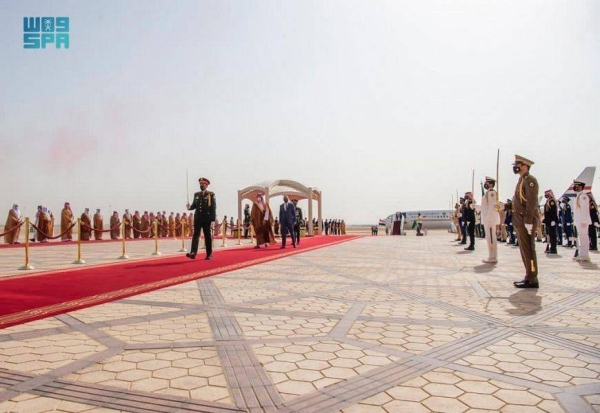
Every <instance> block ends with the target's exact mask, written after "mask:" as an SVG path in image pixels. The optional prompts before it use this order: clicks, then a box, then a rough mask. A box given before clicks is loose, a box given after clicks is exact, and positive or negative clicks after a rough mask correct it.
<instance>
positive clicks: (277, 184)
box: [238, 179, 323, 235]
mask: <svg viewBox="0 0 600 413" xmlns="http://www.w3.org/2000/svg"><path fill="white" fill-rule="evenodd" d="M258 194H264V197H265V201H267V202H268V201H269V198H270V197H274V196H283V195H287V196H288V197H289V198H290V199H298V200H300V199H307V200H308V234H309V235H313V234H314V228H313V223H312V221H313V207H312V201H313V200H315V201H317V211H318V212H317V222H318V233H319V234H321V233H322V228H323V216H322V212H323V207H322V204H323V202H322V200H323V195H322V194H321V191H319V190H318V189H317V188H314V187H306V186H304V185H302V184H301V183H300V182H296V181H292V180H290V179H278V180H276V181H264V182H259V183H257V184H254V185H250V186H249V187H247V188H244V189H240V190H238V219H239V220H240V222H242V203H243V200H244V199H249V200H251V201H252V202H254V201H256V195H258ZM273 213H275V214H276V213H277V212H275V210H274V211H273Z"/></svg>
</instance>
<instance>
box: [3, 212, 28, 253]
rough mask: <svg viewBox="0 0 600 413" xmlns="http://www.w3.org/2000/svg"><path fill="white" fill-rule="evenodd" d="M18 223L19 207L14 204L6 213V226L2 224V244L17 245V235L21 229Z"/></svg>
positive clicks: (19, 218) (19, 220)
mask: <svg viewBox="0 0 600 413" xmlns="http://www.w3.org/2000/svg"><path fill="white" fill-rule="evenodd" d="M20 222H21V211H19V206H18V205H17V204H14V205H13V206H12V208H11V209H10V211H8V217H7V218H6V224H4V232H5V234H4V242H6V243H7V244H18V243H19V233H20V232H21V227H19V223H20ZM25 236H27V235H25Z"/></svg>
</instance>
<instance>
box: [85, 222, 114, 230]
mask: <svg viewBox="0 0 600 413" xmlns="http://www.w3.org/2000/svg"><path fill="white" fill-rule="evenodd" d="M120 225H121V224H117V225H115V226H114V227H112V228H109V229H96V228H92V227H90V226H89V225H88V224H86V223H85V222H82V223H81V226H82V227H85V228H87V229H89V230H91V231H96V232H110V231H114V230H115V229H117V228H119V226H120Z"/></svg>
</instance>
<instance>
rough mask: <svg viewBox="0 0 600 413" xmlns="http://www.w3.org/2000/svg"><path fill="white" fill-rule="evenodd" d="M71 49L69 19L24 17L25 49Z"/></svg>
mask: <svg viewBox="0 0 600 413" xmlns="http://www.w3.org/2000/svg"><path fill="white" fill-rule="evenodd" d="M48 45H54V46H55V47H56V48H57V49H60V48H61V47H64V48H65V49H68V48H69V18H68V17H23V48H25V49H45V48H46V47H47V46H48Z"/></svg>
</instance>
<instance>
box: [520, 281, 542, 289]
mask: <svg viewBox="0 0 600 413" xmlns="http://www.w3.org/2000/svg"><path fill="white" fill-rule="evenodd" d="M514 286H515V287H517V288H540V284H539V283H534V282H531V281H528V280H523V281H517V282H515V283H514Z"/></svg>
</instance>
